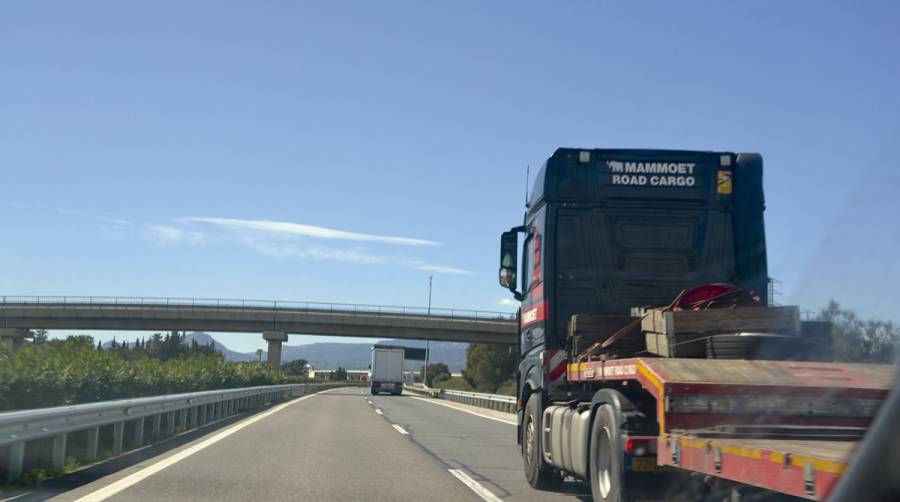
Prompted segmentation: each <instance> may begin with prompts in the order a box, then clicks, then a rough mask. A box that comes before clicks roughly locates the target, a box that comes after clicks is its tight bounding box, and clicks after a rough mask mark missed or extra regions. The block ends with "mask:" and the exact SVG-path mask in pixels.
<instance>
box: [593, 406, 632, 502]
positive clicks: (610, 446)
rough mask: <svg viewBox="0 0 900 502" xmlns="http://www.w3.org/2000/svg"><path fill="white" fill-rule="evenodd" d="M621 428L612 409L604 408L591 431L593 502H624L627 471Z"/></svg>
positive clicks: (601, 407) (599, 410) (598, 409)
mask: <svg viewBox="0 0 900 502" xmlns="http://www.w3.org/2000/svg"><path fill="white" fill-rule="evenodd" d="M620 431H621V427H620V424H619V421H618V420H617V419H616V412H615V410H613V408H612V406H610V405H608V404H602V405H600V407H599V408H597V413H596V414H595V415H594V424H593V426H592V427H591V445H590V478H591V494H592V495H593V498H594V502H622V501H624V500H625V497H624V488H625V487H624V484H625V469H624V466H623V464H624V462H625V460H624V458H623V453H622V448H621V444H620V443H621V441H622V436H621V432H620Z"/></svg>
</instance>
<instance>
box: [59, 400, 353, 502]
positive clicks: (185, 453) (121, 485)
mask: <svg viewBox="0 0 900 502" xmlns="http://www.w3.org/2000/svg"><path fill="white" fill-rule="evenodd" d="M330 390H337V389H330ZM325 392H329V391H327V390H324V391H322V392H319V394H324V393H325ZM315 395H316V394H310V395H308V396H303V397H301V398H299V399H295V400H293V401H289V402H287V403H284V404H279V405H278V406H276V407H274V408H272V409H271V410H268V411H265V412H263V413H260V414H258V415H254V416H252V417H248V418H246V419H245V420H243V421H241V422H238V423H236V424H234V425H233V426H231V427H229V428H227V429H225V430H224V431H222V432H219V433H218V434H216V435H215V436H213V437H211V438H208V439H206V440H204V441H202V442H200V443H197V444H195V445H194V446H191V447H190V448H187V449H185V450H182V451H180V452H178V453H176V454H175V455H172V456H171V457H168V458H164V459H162V460H160V461H159V462H157V463H155V464H153V465H150V466H147V467H145V468H143V469H141V470H139V471H137V472H135V473H134V474H130V475H128V476H125V477H124V478H122V479H120V480H118V481H116V482H115V483H111V484H109V485H107V486H105V487H103V488H100V489H99V490H97V491H95V492H93V493H89V494H87V495H85V496H84V497H81V498H80V499H78V500H76V501H75V502H100V501H101V500H106V499H108V498H109V497H112V496H113V495H115V494H117V493H119V492H121V491H122V490H124V489H126V488H128V487H130V486H132V485H134V484H136V483H139V482H141V481H143V480H144V479H147V478H148V477H150V476H152V475H154V474H156V473H158V472H159V471H161V470H163V469H165V468H166V467H169V466H171V465H173V464H175V463H177V462H180V461H182V460H184V459H186V458H188V457H190V456H191V455H193V454H195V453H197V452H198V451H200V450H203V449H204V448H206V447H207V446H212V445H213V444H215V443H218V442H219V441H221V440H223V439H225V438H227V437H228V436H230V435H232V434H234V433H235V432H237V431H239V430H241V429H243V428H244V427H247V426H249V425H253V424H254V423H256V422H259V421H260V420H262V419H264V418H266V417H268V416H269V415H273V414H275V413H278V412H279V411H281V410H283V409H285V408H287V407H288V406H290V405H292V404H296V403H299V402H300V401H304V400H306V399H309V398H311V397H315Z"/></svg>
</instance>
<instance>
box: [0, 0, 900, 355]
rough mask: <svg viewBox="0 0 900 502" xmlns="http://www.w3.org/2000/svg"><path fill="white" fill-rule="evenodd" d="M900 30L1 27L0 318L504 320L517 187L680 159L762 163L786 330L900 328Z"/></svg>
mask: <svg viewBox="0 0 900 502" xmlns="http://www.w3.org/2000/svg"><path fill="white" fill-rule="evenodd" d="M898 11H900V4H897V3H896V2H883V3H881V4H880V5H876V4H859V3H853V2H843V3H837V2H835V3H827V2H811V1H810V2H776V1H770V2H740V3H737V2H728V3H727V5H726V2H715V3H714V2H678V3H677V4H674V3H671V2H649V3H641V4H640V5H634V3H632V2H628V3H612V2H565V3H559V2H554V3H533V4H526V3H522V2H447V3H443V4H437V3H429V4H428V5H423V4H422V3H421V2H378V3H376V2H339V3H338V2H275V1H270V2H240V3H238V2H218V1H217V2H199V1H198V2H189V3H186V2H162V1H160V2H149V3H143V4H138V3H133V2H128V3H125V2H78V3H72V2H56V3H49V2H15V3H14V2H4V3H3V4H2V5H0V186H2V188H3V196H2V198H0V230H2V235H3V243H2V245H0V263H2V266H0V290H2V292H0V294H10V295H16V294H44V295H55V294H59V295H63V294H65V295H133V296H179V297H213V298H262V299H284V300H293V299H296V300H316V301H335V302H348V303H353V302H359V303H373V304H392V305H419V306H421V305H424V304H425V302H426V290H427V277H428V276H429V275H434V277H435V279H434V281H435V286H434V304H435V305H436V306H441V307H463V308H477V309H485V310H503V309H506V310H509V309H512V308H513V307H512V306H510V305H502V304H501V303H500V302H501V300H503V299H504V298H508V295H507V294H504V292H503V290H501V289H500V288H499V286H497V281H496V267H497V263H496V262H497V246H498V240H499V239H498V238H499V233H500V232H501V231H503V230H505V229H507V228H509V227H510V226H512V225H515V224H517V223H518V222H520V220H521V215H522V202H523V193H522V192H523V188H524V170H525V166H526V165H528V164H530V165H531V166H533V167H536V166H538V165H539V164H540V163H541V162H542V161H543V159H545V158H546V157H547V156H549V155H550V154H551V153H552V152H553V150H554V149H555V148H557V147H559V146H583V147H623V148H624V147H645V148H684V149H702V150H729V151H755V152H760V153H762V154H763V156H764V158H765V161H766V180H765V183H766V191H767V203H768V211H767V221H766V223H767V231H768V238H769V258H770V274H771V275H772V276H773V277H775V278H777V279H778V280H780V281H781V285H780V286H779V289H780V291H781V293H782V296H781V297H780V300H781V301H782V302H783V303H790V304H794V303H796V304H799V305H800V306H801V308H803V309H810V310H815V309H818V308H820V307H821V306H822V305H823V304H824V303H825V302H827V300H828V299H829V298H836V299H838V300H840V301H842V302H843V303H845V304H846V305H848V306H850V307H853V308H855V309H857V310H858V311H859V312H860V313H862V314H863V315H867V316H878V317H886V318H892V319H900V315H898V314H897V312H896V307H894V306H893V305H895V297H896V292H897V284H898V282H900V266H898V265H897V260H896V259H895V257H894V253H893V250H894V249H896V248H897V246H898V244H900V238H898V231H897V228H898V224H897V221H898V217H900V198H898V195H897V194H898V189H900V174H898V169H897V162H896V160H895V155H892V151H891V147H893V146H895V145H897V144H898V139H900V127H898V120H900V119H898V117H900V85H898V81H900V79H898V77H900V75H898V73H900V65H898V64H897V59H896V56H897V51H898V49H900V32H898V31H897V30H896V29H895V28H896V27H895V20H896V19H897V17H898V14H900V12H898ZM336 232H337V233H336ZM387 237H390V238H387ZM395 238H400V239H395ZM318 339H320V338H312V337H310V338H299V337H294V338H292V340H291V343H301V342H303V341H312V340H318ZM222 340H223V342H225V343H226V344H227V345H229V346H232V347H234V348H236V349H238V350H252V349H254V348H256V347H257V346H262V343H261V342H262V340H261V339H259V337H258V335H255V336H241V335H229V336H227V337H223V338H222ZM350 341H353V340H352V339H351V340H350Z"/></svg>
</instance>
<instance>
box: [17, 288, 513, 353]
mask: <svg viewBox="0 0 900 502" xmlns="http://www.w3.org/2000/svg"><path fill="white" fill-rule="evenodd" d="M431 312H432V313H431V314H428V313H427V312H426V311H425V309H422V308H416V307H388V306H377V305H349V304H325V303H314V302H262V301H249V300H202V299H198V300H191V299H187V300H186V299H166V298H110V297H105V298H99V297H12V296H6V297H0V328H6V329H72V330H135V331H144V330H146V331H164V330H165V331H168V330H194V331H221V332H246V333H261V332H275V333H283V334H285V335H287V334H309V335H327V336H348V337H366V338H401V339H419V340H421V339H428V340H441V341H451V342H482V343H498V344H515V342H516V333H517V328H516V322H515V318H514V316H513V315H510V314H508V313H500V312H482V311H471V310H451V309H432V310H431Z"/></svg>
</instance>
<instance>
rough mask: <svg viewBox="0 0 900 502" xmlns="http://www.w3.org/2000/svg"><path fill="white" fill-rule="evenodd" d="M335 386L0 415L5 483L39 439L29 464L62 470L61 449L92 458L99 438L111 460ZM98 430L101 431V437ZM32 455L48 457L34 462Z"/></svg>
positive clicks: (23, 464) (294, 386)
mask: <svg viewBox="0 0 900 502" xmlns="http://www.w3.org/2000/svg"><path fill="white" fill-rule="evenodd" d="M338 386H340V384H290V385H270V386H263V387H244V388H239V389H223V390H213V391H203V392H191V393H185V394H172V395H167V396H155V397H145V398H135V399H121V400H115V401H102V402H97V403H88V404H78V405H73V406H58V407H53V408H42V409H35V410H23V411H12V412H5V413H0V451H2V450H4V449H5V450H6V451H7V458H6V459H5V460H6V462H5V470H6V482H7V483H12V482H15V481H16V480H18V479H19V478H20V477H21V476H22V472H23V469H24V468H25V467H26V450H27V449H28V448H30V447H31V446H34V445H37V444H38V443H37V442H40V440H48V441H49V443H50V444H49V445H47V444H45V445H43V447H37V448H35V450H34V452H32V454H30V455H28V458H29V463H30V464H36V465H37V466H39V467H49V468H52V469H53V470H56V471H62V470H63V469H64V468H65V465H66V459H67V458H68V457H67V451H69V452H71V451H72V450H73V448H72V447H73V446H76V447H77V448H76V449H77V450H78V452H79V453H80V454H81V456H82V460H85V461H88V462H91V461H94V460H96V459H97V457H98V451H99V448H100V443H101V437H102V438H104V439H105V443H106V444H105V445H104V451H110V452H111V454H112V455H113V456H115V455H118V454H120V453H122V451H123V450H124V449H125V448H126V447H138V446H142V445H144V444H146V443H148V442H154V441H159V440H161V439H164V438H166V437H170V436H173V435H175V434H176V433H177V432H180V431H184V430H187V429H193V428H196V427H201V426H203V425H206V424H208V423H211V422H214V421H217V420H220V419H222V418H225V417H228V416H231V415H235V414H238V413H241V412H243V411H246V410H251V409H255V408H260V407H263V406H265V405H267V404H269V403H273V402H277V401H281V400H284V399H289V398H291V397H294V396H299V395H303V394H308V393H313V392H317V391H320V390H325V389H328V388H332V387H338ZM101 428H105V429H104V432H103V433H102V434H101ZM110 428H111V429H112V430H111V431H110V430H109V429H110ZM110 432H111V434H109V433H110ZM76 433H79V434H76ZM75 443H77V444H75ZM47 446H49V448H48V447H47ZM36 455H38V456H43V457H46V456H49V458H34V457H35V456H36Z"/></svg>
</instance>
